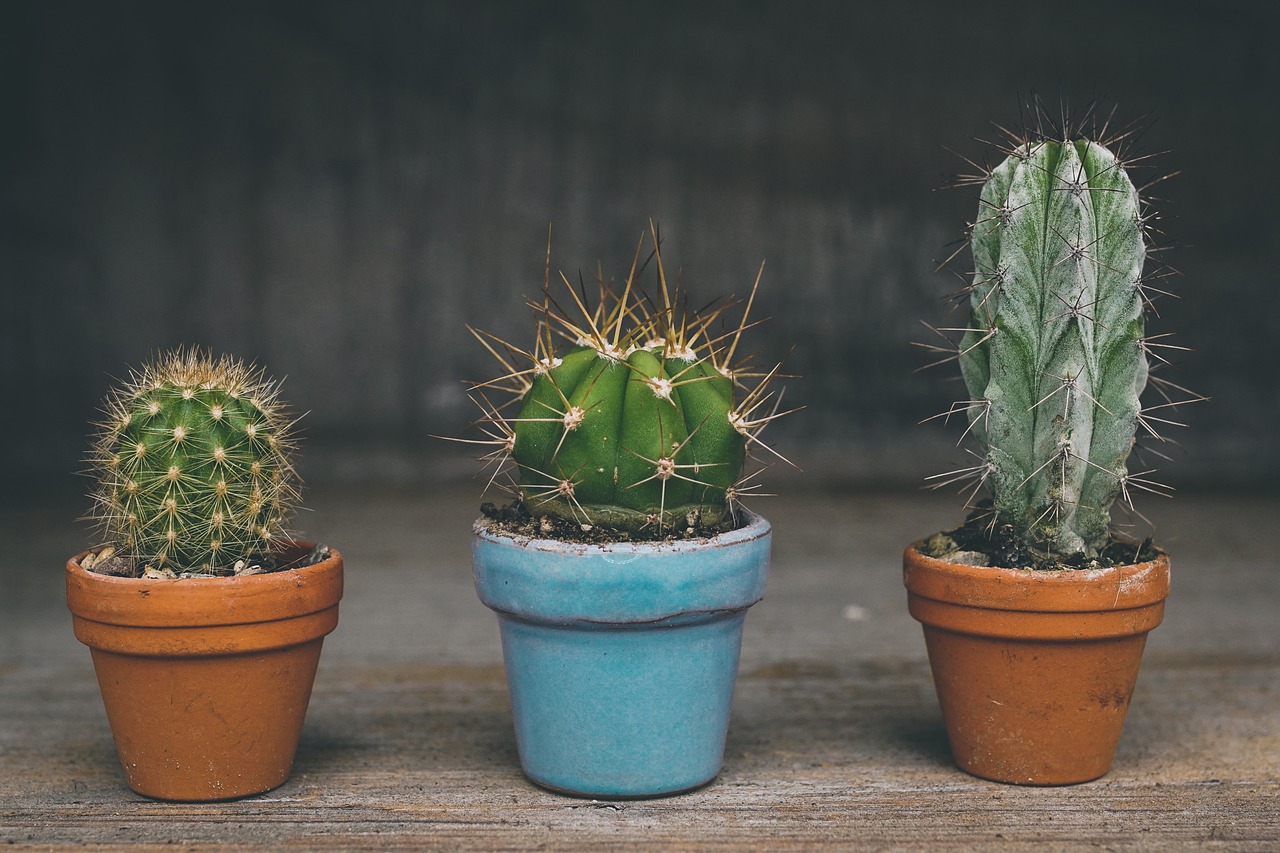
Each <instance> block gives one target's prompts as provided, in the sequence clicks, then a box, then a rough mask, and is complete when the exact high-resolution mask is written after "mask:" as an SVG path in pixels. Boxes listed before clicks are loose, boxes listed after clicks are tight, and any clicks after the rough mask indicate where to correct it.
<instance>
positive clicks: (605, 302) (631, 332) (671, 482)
mask: <svg viewBox="0 0 1280 853" xmlns="http://www.w3.org/2000/svg"><path fill="white" fill-rule="evenodd" d="M652 236H653V253H652V255H651V256H650V258H649V260H652V261H653V262H654V265H655V267H656V275H657V284H658V286H657V288H656V291H655V293H654V294H652V295H650V294H646V293H643V292H642V291H641V288H640V285H639V282H638V276H639V274H640V273H641V272H642V271H643V268H644V267H645V266H646V265H647V263H648V261H645V262H644V263H641V260H640V251H641V250H640V249H639V248H637V252H636V258H635V260H634V261H633V263H632V266H631V272H630V274H629V276H628V277H627V280H626V282H625V284H624V285H623V287H622V288H621V291H620V292H619V291H617V290H615V289H614V287H613V286H612V285H611V284H610V283H608V282H606V281H604V280H603V278H601V279H600V280H599V281H598V282H597V284H598V297H597V299H596V300H595V301H594V304H593V305H589V304H588V300H587V298H586V297H585V296H584V295H583V294H582V293H580V292H579V290H578V289H575V288H574V287H573V286H572V285H571V284H570V283H569V281H568V280H567V279H565V278H564V276H563V275H562V276H561V280H562V281H563V282H564V284H565V286H566V288H567V294H568V296H567V297H566V298H571V299H572V304H573V306H574V309H575V310H574V311H573V313H572V314H570V313H568V312H565V311H563V310H561V309H560V308H559V306H558V305H557V302H556V299H555V298H553V296H552V294H551V291H550V288H549V286H548V283H549V279H550V276H549V275H548V282H547V283H544V295H543V300H542V302H541V304H534V305H533V307H534V308H535V310H536V311H537V312H538V324H537V331H536V335H535V345H534V347H533V350H532V352H528V351H524V350H521V349H519V348H517V347H515V346H512V345H510V344H506V343H505V342H503V341H500V340H498V339H497V338H495V337H493V336H492V335H488V334H486V333H482V332H476V335H477V337H478V338H479V339H480V340H481V342H482V343H484V344H485V346H486V347H487V348H488V349H489V350H490V352H492V353H493V354H494V355H495V356H497V357H498V358H499V360H500V361H501V363H502V364H503V366H504V368H505V370H506V371H507V372H506V373H505V374H504V375H503V376H502V377H500V378H499V379H497V380H493V381H491V382H485V383H480V384H479V385H477V386H476V387H475V390H476V391H478V392H479V393H478V394H477V396H476V398H475V399H476V401H477V403H479V404H480V406H481V407H482V409H484V411H485V415H486V417H485V418H484V420H483V423H484V424H485V425H486V426H487V427H488V432H489V435H490V439H489V440H488V441H487V442H486V443H492V444H494V445H496V446H497V449H496V450H495V451H494V452H493V453H492V454H490V457H489V458H492V459H495V460H497V461H498V462H499V464H500V467H501V466H502V464H503V463H505V462H506V461H508V460H510V461H512V462H514V466H515V475H516V484H515V489H516V492H517V494H518V496H519V498H520V499H521V501H522V503H523V504H524V506H525V508H526V509H527V510H528V511H529V513H530V514H532V515H533V516H535V517H539V516H555V517H559V518H562V519H566V520H568V521H571V522H574V523H576V524H578V525H580V526H581V527H582V528H584V529H590V528H593V527H603V528H608V529H612V530H617V531H626V532H628V533H630V534H635V533H640V532H641V531H645V530H649V531H651V532H661V531H663V530H666V529H668V528H671V527H682V528H683V527H700V526H714V525H719V524H721V523H722V522H724V521H725V520H726V517H728V516H732V515H733V514H734V511H735V509H736V507H737V505H738V503H739V502H740V500H741V499H742V497H743V496H744V494H746V493H747V492H748V491H749V490H750V488H751V487H750V486H747V485H745V482H746V481H745V480H744V479H743V478H742V471H743V466H744V462H745V460H746V459H747V457H748V455H749V450H751V448H752V447H756V448H764V449H769V448H768V447H767V445H765V444H764V443H763V442H762V441H761V440H760V437H759V433H760V431H761V430H762V429H763V428H764V427H765V426H766V425H767V424H768V423H769V422H770V421H772V420H773V419H774V418H776V417H778V416H780V414H782V413H779V412H778V409H777V403H778V399H777V397H776V396H775V394H774V393H773V392H772V391H770V390H768V386H769V384H770V382H771V380H772V379H773V378H774V377H775V376H776V374H777V368H774V369H773V370H771V371H768V372H765V373H757V372H753V370H752V368H750V367H749V366H748V365H746V364H744V363H737V362H735V361H734V358H735V353H736V351H737V348H738V345H739V342H740V340H741V337H742V334H743V332H744V331H745V330H746V329H747V328H748V325H749V324H748V322H747V315H748V314H749V313H750V307H751V304H752V302H753V301H754V296H755V289H754V288H753V290H752V298H751V299H750V300H748V302H747V305H746V308H745V309H744V311H743V313H742V317H741V319H740V321H739V322H738V323H737V325H736V326H732V327H730V328H729V329H728V330H727V331H726V330H723V329H721V325H722V323H723V322H724V319H725V313H726V311H727V310H728V308H729V307H730V304H729V303H724V302H722V303H720V304H718V305H715V306H712V307H711V308H710V309H708V310H706V311H704V312H701V313H698V314H690V313H689V312H687V310H686V306H685V299H684V297H683V296H682V295H681V294H680V293H679V291H678V289H677V290H676V292H675V293H674V294H673V293H672V289H671V288H670V287H669V285H668V282H667V278H666V274H665V271H664V270H663V267H662V256H661V251H660V248H659V239H658V236H657V232H656V230H654V231H653V232H652ZM548 272H549V269H548ZM756 285H757V286H758V285H759V279H758V278H757V281H756ZM474 331H475V330H473V332H474ZM557 344H559V346H558V345H557ZM492 387H499V388H503V389H505V390H507V391H510V392H511V393H512V395H513V397H514V398H515V400H514V401H513V404H512V408H516V409H517V413H516V414H514V415H511V416H507V415H503V414H502V413H501V412H502V411H503V410H504V409H506V406H495V405H493V404H492V403H491V402H490V401H489V399H488V397H487V396H485V392H486V390H487V389H489V388H492ZM770 452H773V451H772V450H771V449H770Z"/></svg>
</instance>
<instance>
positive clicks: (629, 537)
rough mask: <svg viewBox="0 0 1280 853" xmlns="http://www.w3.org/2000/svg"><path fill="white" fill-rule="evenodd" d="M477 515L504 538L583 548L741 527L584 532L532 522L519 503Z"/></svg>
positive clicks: (694, 523)
mask: <svg viewBox="0 0 1280 853" xmlns="http://www.w3.org/2000/svg"><path fill="white" fill-rule="evenodd" d="M480 513H481V514H482V515H483V516H484V517H485V518H487V519H489V520H490V521H491V522H493V523H494V526H495V527H497V528H498V529H499V530H500V531H501V532H502V533H503V534H505V535H508V536H511V537H514V538H517V539H554V540H556V541H559V542H573V543H575V544H582V545H607V544H609V543H612V542H678V541H686V540H698V539H710V538H711V537H713V536H719V535H720V534H721V533H728V532H729V531H730V530H736V529H737V528H739V527H741V526H742V524H741V523H740V522H736V521H734V520H733V519H729V518H726V519H725V520H724V521H722V522H721V523H719V524H703V523H702V521H701V519H698V518H689V519H687V521H688V523H687V525H686V526H684V527H667V528H662V529H659V528H658V526H657V525H653V526H652V527H649V528H645V529H644V530H639V531H635V530H620V529H617V528H611V527H604V526H602V525H596V526H592V527H587V528H586V529H583V525H581V524H577V523H575V522H572V521H569V520H567V519H563V518H557V517H555V516H549V515H544V516H539V517H537V518H535V517H534V516H532V515H530V514H529V510H528V509H527V508H526V507H525V505H524V504H523V503H522V502H520V501H519V500H516V501H513V502H511V503H509V504H507V505H506V506H501V507H500V506H497V505H496V504H493V503H489V502H486V503H483V504H481V505H480Z"/></svg>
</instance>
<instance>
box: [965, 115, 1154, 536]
mask: <svg viewBox="0 0 1280 853" xmlns="http://www.w3.org/2000/svg"><path fill="white" fill-rule="evenodd" d="M1142 216H1143V214H1142V207H1141V202H1140V200H1139V197H1138V192H1137V190H1136V189H1135V188H1134V186H1133V184H1132V183H1131V181H1130V179H1129V177H1128V175H1127V174H1126V172H1125V169H1124V168H1123V167H1122V166H1121V164H1120V163H1119V162H1118V161H1117V159H1116V157H1115V156H1114V155H1113V154H1112V153H1111V152H1110V151H1108V150H1107V149H1106V148H1105V147H1104V146H1102V145H1100V144H1099V143H1097V142H1093V141H1089V140H1086V139H1075V140H1070V141H1057V140H1053V139H1035V140H1032V141H1027V142H1025V143H1023V144H1021V145H1019V146H1017V147H1016V148H1014V150H1013V151H1012V153H1010V154H1009V156H1008V158H1007V159H1005V160H1004V162H1003V163H1001V164H1000V165H999V166H998V167H996V168H995V169H994V170H993V171H992V172H991V173H990V176H989V177H988V179H987V180H986V182H985V184H984V186H983V188H982V194H981V201H980V203H979V212H978V218H977V220H976V221H975V223H974V225H973V227H972V235H971V248H972V251H973V258H974V262H975V272H974V275H973V283H972V287H971V291H970V305H971V309H972V317H971V322H970V325H969V328H968V329H967V330H966V331H965V334H964V338H963V340H962V341H961V344H960V365H961V370H962V373H963V376H964V380H965V384H966V385H967V386H968V389H969V393H970V401H969V402H968V403H966V404H965V408H967V409H968V414H969V420H970V430H971V432H972V434H973V435H974V436H976V438H977V440H978V442H979V443H980V444H981V446H982V456H983V459H982V462H981V465H980V466H979V471H980V476H981V477H984V478H985V481H986V484H987V486H988V487H989V489H990V491H991V494H992V498H993V503H994V509H995V513H996V516H997V518H998V520H999V521H1000V522H1002V523H1007V524H1011V525H1013V527H1014V529H1015V531H1016V532H1017V533H1018V534H1019V535H1020V536H1021V537H1022V538H1023V539H1024V540H1026V541H1027V542H1028V543H1029V544H1032V545H1034V546H1037V547H1041V548H1044V549H1046V550H1048V551H1051V552H1054V553H1057V554H1063V555H1070V554H1078V553H1084V554H1086V555H1092V554H1094V553H1095V552H1096V551H1097V549H1099V548H1100V547H1103V546H1104V545H1105V544H1106V542H1107V541H1108V538H1109V527H1110V520H1111V518H1110V510H1111V506H1112V503H1113V502H1114V501H1115V499H1116V498H1117V496H1118V495H1119V494H1120V493H1121V490H1122V488H1124V486H1125V485H1126V481H1127V478H1128V476H1129V475H1128V471H1127V468H1126V460H1127V458H1128V456H1129V452H1130V450H1131V449H1132V447H1133V443H1134V435H1135V431H1136V428H1137V426H1138V424H1139V422H1140V419H1141V417H1142V414H1141V413H1142V407H1141V404H1140V402H1139V396H1140V395H1141V393H1142V391H1143V388H1144V387H1145V386H1146V384H1147V367H1148V365H1147V357H1146V345H1145V342H1144V337H1143V325H1144V320H1143V309H1144V297H1143V292H1142V272H1143V263H1144V260H1145V258H1146V254H1147V250H1146V245H1145V241H1144V231H1143V218H1142Z"/></svg>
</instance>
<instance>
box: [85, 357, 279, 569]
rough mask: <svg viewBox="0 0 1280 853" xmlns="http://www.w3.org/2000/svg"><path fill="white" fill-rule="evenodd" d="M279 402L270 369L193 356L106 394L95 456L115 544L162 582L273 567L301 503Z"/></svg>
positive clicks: (154, 365)
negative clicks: (265, 562)
mask: <svg viewBox="0 0 1280 853" xmlns="http://www.w3.org/2000/svg"><path fill="white" fill-rule="evenodd" d="M278 392H279V386H278V385H277V384H276V383H275V382H273V381H272V380H270V379H268V378H267V377H266V376H265V375H264V373H263V371H261V370H258V369H255V368H252V367H249V366H246V365H245V364H244V363H243V362H241V361H239V360H236V359H233V358H229V357H226V356H223V357H220V358H216V359H215V358H214V357H213V356H212V354H207V353H204V352H201V351H198V350H194V349H191V350H178V351H174V352H169V353H165V354H160V355H158V356H156V357H155V358H154V359H153V360H151V361H150V362H148V363H147V364H145V365H143V367H142V368H141V369H139V370H136V371H133V372H132V373H131V375H130V379H129V380H128V381H126V382H124V383H123V384H122V385H120V386H119V387H116V388H114V389H113V390H112V391H111V392H110V393H109V395H108V396H107V399H106V402H105V404H104V407H103V411H104V414H105V418H104V420H103V421H102V423H101V424H99V431H98V435H97V439H96V441H95V443H94V445H93V450H92V452H91V455H90V463H91V466H92V473H93V475H94V476H95V478H96V481H97V488H96V490H95V492H94V499H95V502H96V505H95V509H96V512H95V515H96V517H97V518H98V519H99V520H100V522H101V524H102V527H103V532H104V538H105V540H106V542H107V543H108V544H110V545H112V546H114V548H115V549H116V552H117V553H118V554H119V555H121V556H123V557H125V558H128V559H131V560H133V561H134V562H135V563H136V564H137V566H138V567H139V569H141V568H142V567H144V566H149V567H150V568H151V569H153V570H155V571H162V572H177V573H190V574H229V573H231V572H232V571H233V570H234V568H235V566H236V565H237V564H238V563H242V561H244V562H248V561H253V560H262V559H266V558H269V557H270V556H271V555H272V554H273V552H274V551H275V550H276V548H277V545H278V543H280V542H281V540H282V534H283V532H284V527H285V524H286V521H287V519H288V518H289V517H290V515H291V514H292V510H293V507H294V505H295V502H296V500H297V496H298V481H297V476H296V474H295V472H294V468H293V464H292V462H291V461H290V456H291V452H292V450H293V446H294V443H293V440H292V438H291V436H290V428H291V426H292V423H293V422H292V419H291V418H290V417H289V415H288V413H287V411H286V410H285V408H284V406H283V405H282V404H281V403H280V402H279V400H278Z"/></svg>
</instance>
